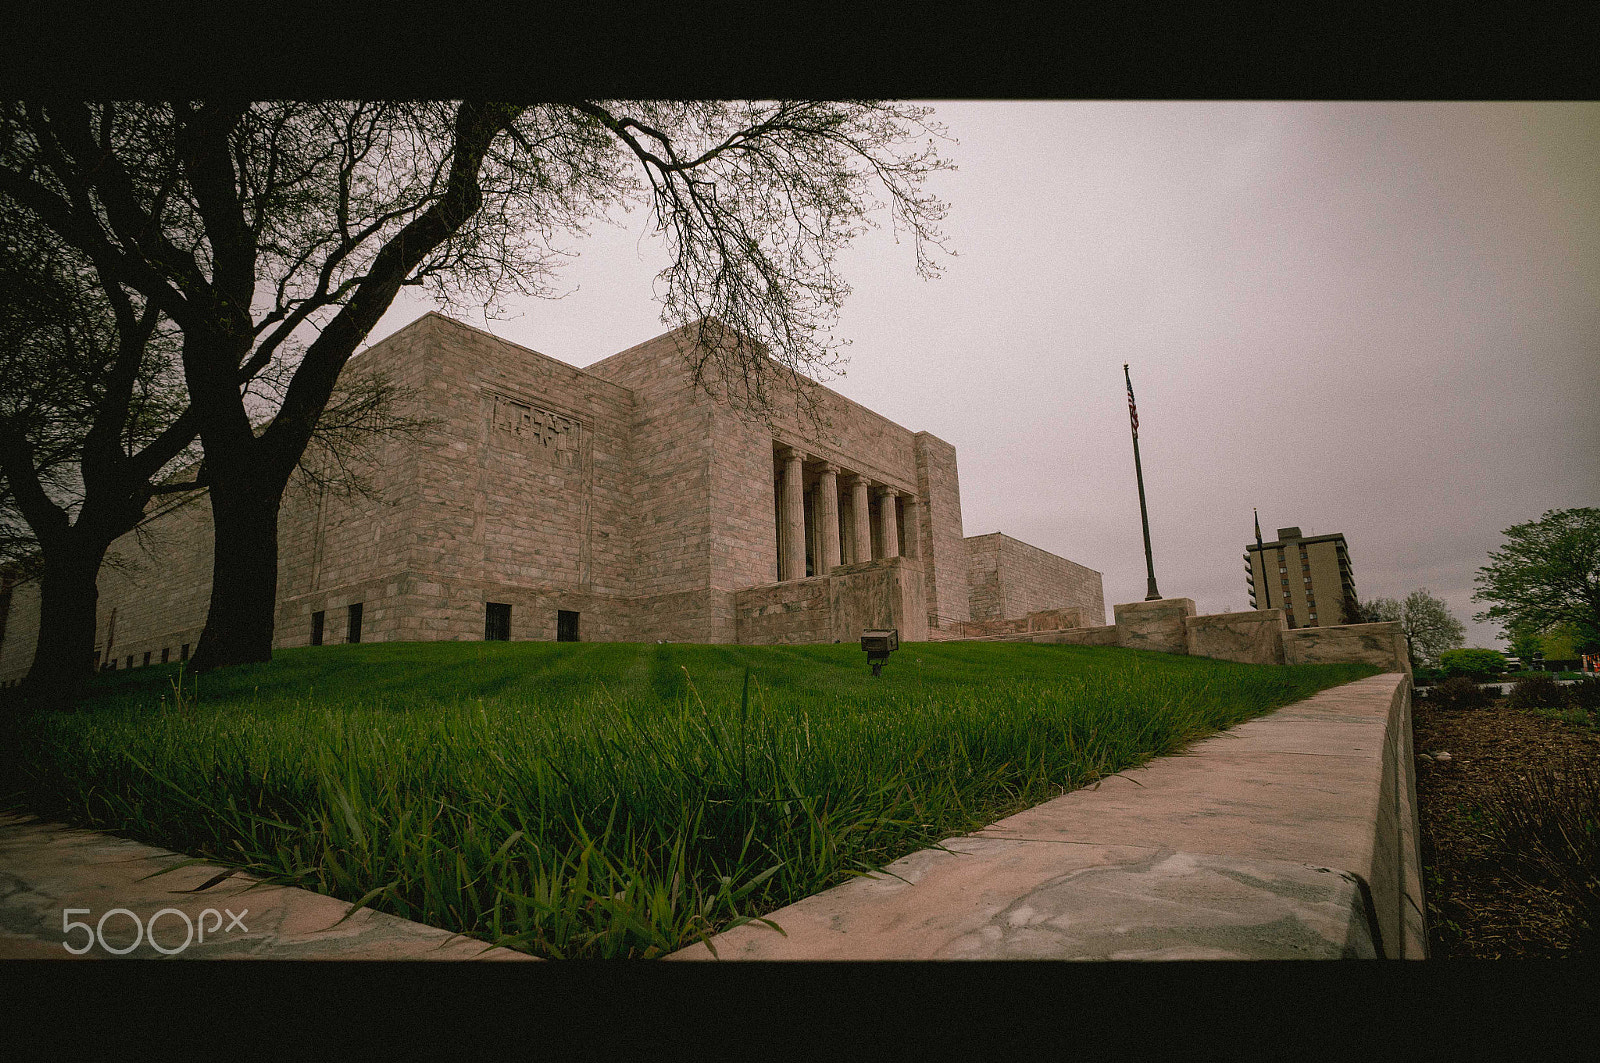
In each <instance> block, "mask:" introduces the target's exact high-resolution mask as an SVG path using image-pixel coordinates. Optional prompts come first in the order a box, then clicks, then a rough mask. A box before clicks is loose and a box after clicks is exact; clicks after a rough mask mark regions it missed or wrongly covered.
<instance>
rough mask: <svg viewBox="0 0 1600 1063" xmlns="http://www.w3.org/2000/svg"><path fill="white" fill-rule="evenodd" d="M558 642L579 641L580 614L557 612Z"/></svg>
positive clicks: (562, 610)
mask: <svg viewBox="0 0 1600 1063" xmlns="http://www.w3.org/2000/svg"><path fill="white" fill-rule="evenodd" d="M556 641H557V642H577V641H578V614H577V613H575V612H572V611H570V610H567V609H559V610H557V611H556Z"/></svg>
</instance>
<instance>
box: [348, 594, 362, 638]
mask: <svg viewBox="0 0 1600 1063" xmlns="http://www.w3.org/2000/svg"><path fill="white" fill-rule="evenodd" d="M349 631H350V635H349V637H348V638H347V639H346V640H345V641H347V642H360V641H361V603H360V602H356V603H355V604H354V605H352V606H351V607H350V628H349Z"/></svg>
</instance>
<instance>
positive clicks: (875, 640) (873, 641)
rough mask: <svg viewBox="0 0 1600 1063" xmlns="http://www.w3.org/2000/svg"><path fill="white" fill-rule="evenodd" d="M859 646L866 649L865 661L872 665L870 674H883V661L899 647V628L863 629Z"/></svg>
mask: <svg viewBox="0 0 1600 1063" xmlns="http://www.w3.org/2000/svg"><path fill="white" fill-rule="evenodd" d="M861 648H862V649H864V650H866V651H867V662H868V663H869V664H871V665H872V674H873V675H874V676H880V675H882V674H883V662H884V661H887V660H888V659H889V654H891V653H893V652H894V651H895V650H898V649H899V648H900V629H899V628H890V629H889V630H888V631H863V632H862V633H861Z"/></svg>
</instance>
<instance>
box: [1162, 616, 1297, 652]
mask: <svg viewBox="0 0 1600 1063" xmlns="http://www.w3.org/2000/svg"><path fill="white" fill-rule="evenodd" d="M1184 624H1185V628H1186V630H1187V633H1188V639H1189V645H1188V649H1187V651H1186V652H1188V653H1189V654H1190V655H1192V656H1195V657H1215V658H1217V659H1218V660H1223V661H1240V662H1243V663H1245V664H1282V663H1283V661H1284V655H1283V636H1284V633H1285V632H1287V631H1288V630H1289V625H1288V624H1287V623H1286V622H1285V621H1284V618H1283V610H1282V609H1262V610H1252V611H1250V612H1247V613H1217V614H1215V615H1212V616H1191V617H1187V618H1186V619H1185V621H1184Z"/></svg>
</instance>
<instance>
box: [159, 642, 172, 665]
mask: <svg viewBox="0 0 1600 1063" xmlns="http://www.w3.org/2000/svg"><path fill="white" fill-rule="evenodd" d="M171 652H172V651H171V650H169V649H167V648H166V647H165V646H163V647H161V663H162V664H166V663H167V660H168V655H169V654H170V653H171Z"/></svg>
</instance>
